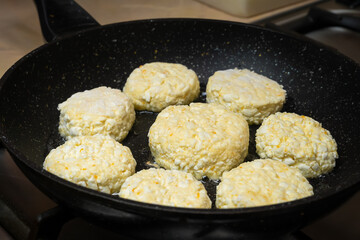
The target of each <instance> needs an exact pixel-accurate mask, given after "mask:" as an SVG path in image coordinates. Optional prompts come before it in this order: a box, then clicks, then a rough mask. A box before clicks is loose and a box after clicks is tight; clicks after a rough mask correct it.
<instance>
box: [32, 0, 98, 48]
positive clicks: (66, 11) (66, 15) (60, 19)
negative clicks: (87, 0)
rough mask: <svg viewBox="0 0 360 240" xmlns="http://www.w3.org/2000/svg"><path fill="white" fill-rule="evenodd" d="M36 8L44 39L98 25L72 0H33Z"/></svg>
mask: <svg viewBox="0 0 360 240" xmlns="http://www.w3.org/2000/svg"><path fill="white" fill-rule="evenodd" d="M34 2H35V4H36V8H37V10H38V14H39V19H40V24H41V31H42V33H43V35H44V38H45V40H46V41H48V42H50V41H52V40H54V39H56V38H58V37H61V36H65V35H67V34H69V33H74V32H76V31H79V30H82V29H86V28H92V27H96V26H100V24H99V23H98V22H97V21H96V20H95V19H94V18H93V17H91V16H90V14H89V13H88V12H86V11H85V10H84V9H83V8H82V7H80V6H79V5H78V4H77V3H76V2H75V1H73V0H34Z"/></svg>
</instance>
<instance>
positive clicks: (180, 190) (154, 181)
mask: <svg viewBox="0 0 360 240" xmlns="http://www.w3.org/2000/svg"><path fill="white" fill-rule="evenodd" d="M119 196H120V197H122V198H127V199H132V200H136V201H141V202H147V203H154V204H160V205H167V206H173V207H188V208H211V200H210V198H209V197H208V195H207V192H206V189H205V187H204V185H203V184H202V183H201V182H200V181H198V180H196V179H195V178H194V177H193V176H192V175H191V174H190V173H186V172H182V171H177V170H164V169H154V168H151V169H147V170H142V171H140V172H137V173H136V174H134V175H133V176H131V177H129V178H127V179H126V180H125V182H124V184H123V186H122V187H121V190H120V193H119Z"/></svg>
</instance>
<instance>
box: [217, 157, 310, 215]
mask: <svg viewBox="0 0 360 240" xmlns="http://www.w3.org/2000/svg"><path fill="white" fill-rule="evenodd" d="M313 194H314V193H313V187H312V186H311V185H310V183H309V182H308V181H307V179H306V178H305V177H304V176H303V175H302V174H301V172H300V171H299V170H298V169H296V168H290V167H289V166H287V165H286V164H284V163H282V162H279V161H275V160H271V159H258V160H254V161H251V162H246V163H243V164H240V166H238V167H237V168H234V169H232V170H231V171H229V172H225V173H224V174H223V176H222V178H221V183H220V184H219V185H218V186H217V192H216V207H217V208H240V207H255V206H264V205H269V204H276V203H282V202H287V201H292V200H296V199H300V198H304V197H308V196H311V195H313Z"/></svg>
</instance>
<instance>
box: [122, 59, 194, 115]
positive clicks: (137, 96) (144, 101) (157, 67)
mask: <svg viewBox="0 0 360 240" xmlns="http://www.w3.org/2000/svg"><path fill="white" fill-rule="evenodd" d="M123 91H124V93H126V94H127V95H128V96H129V97H130V98H131V99H132V101H133V103H134V105H135V109H136V110H148V111H153V112H160V111H161V110H162V109H164V108H165V107H167V106H170V105H181V104H189V103H191V102H192V101H194V99H196V98H197V97H198V96H199V93H200V83H199V80H198V77H197V75H196V73H195V72H194V71H193V70H191V69H188V68H187V67H186V66H184V65H182V64H176V63H164V62H153V63H147V64H144V65H141V66H140V67H138V68H136V69H135V70H134V71H133V72H132V73H131V74H130V76H129V77H128V79H127V81H126V83H125V86H124V88H123Z"/></svg>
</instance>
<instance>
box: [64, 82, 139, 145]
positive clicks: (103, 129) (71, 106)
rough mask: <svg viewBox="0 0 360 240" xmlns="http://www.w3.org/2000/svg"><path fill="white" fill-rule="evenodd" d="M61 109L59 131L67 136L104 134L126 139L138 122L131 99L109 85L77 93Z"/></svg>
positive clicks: (68, 137) (117, 138)
mask: <svg viewBox="0 0 360 240" xmlns="http://www.w3.org/2000/svg"><path fill="white" fill-rule="evenodd" d="M58 109H59V111H60V123H59V132H60V134H61V135H62V136H63V137H64V138H66V139H70V138H72V137H75V136H87V135H95V134H103V135H109V136H111V137H112V138H114V139H115V140H117V141H122V140H123V139H124V138H125V137H126V136H127V134H128V132H129V131H130V129H131V127H132V125H133V123H134V121H135V110H134V105H133V104H132V103H131V100H130V98H128V97H127V96H126V95H125V94H124V93H122V92H121V91H120V90H118V89H112V88H109V87H98V88H94V89H91V90H86V91H84V92H78V93H75V94H74V95H72V96H71V97H70V98H68V99H67V100H66V101H65V102H63V103H61V104H59V106H58Z"/></svg>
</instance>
